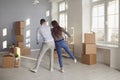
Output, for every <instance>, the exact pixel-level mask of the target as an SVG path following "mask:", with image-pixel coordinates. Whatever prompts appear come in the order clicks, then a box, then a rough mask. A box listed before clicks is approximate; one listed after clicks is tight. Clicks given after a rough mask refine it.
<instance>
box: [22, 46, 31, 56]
mask: <svg viewBox="0 0 120 80" xmlns="http://www.w3.org/2000/svg"><path fill="white" fill-rule="evenodd" d="M30 53H31V49H30V48H28V47H24V48H22V49H21V55H29V54H30Z"/></svg>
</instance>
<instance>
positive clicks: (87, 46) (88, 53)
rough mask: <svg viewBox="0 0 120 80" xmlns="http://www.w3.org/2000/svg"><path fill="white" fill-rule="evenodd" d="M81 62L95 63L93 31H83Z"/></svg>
mask: <svg viewBox="0 0 120 80" xmlns="http://www.w3.org/2000/svg"><path fill="white" fill-rule="evenodd" d="M82 48H83V54H82V63H84V64H89V65H91V64H96V43H95V33H85V35H84V43H83V47H82Z"/></svg>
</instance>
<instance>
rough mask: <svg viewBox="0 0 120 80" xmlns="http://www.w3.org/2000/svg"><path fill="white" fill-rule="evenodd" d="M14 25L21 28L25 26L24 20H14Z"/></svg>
mask: <svg viewBox="0 0 120 80" xmlns="http://www.w3.org/2000/svg"><path fill="white" fill-rule="evenodd" d="M15 27H16V28H17V29H19V30H20V29H23V28H24V27H25V22H24V21H16V22H15Z"/></svg>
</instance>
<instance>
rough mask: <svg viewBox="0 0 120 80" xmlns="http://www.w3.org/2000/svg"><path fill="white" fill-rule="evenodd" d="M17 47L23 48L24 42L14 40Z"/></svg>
mask: <svg viewBox="0 0 120 80" xmlns="http://www.w3.org/2000/svg"><path fill="white" fill-rule="evenodd" d="M15 45H16V46H17V47H19V48H20V49H22V48H24V42H16V44H15Z"/></svg>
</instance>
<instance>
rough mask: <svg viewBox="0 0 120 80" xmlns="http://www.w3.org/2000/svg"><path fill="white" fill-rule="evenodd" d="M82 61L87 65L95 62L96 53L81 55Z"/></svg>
mask: <svg viewBox="0 0 120 80" xmlns="http://www.w3.org/2000/svg"><path fill="white" fill-rule="evenodd" d="M82 63H83V64H88V65H91V64H96V54H90V55H82Z"/></svg>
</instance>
